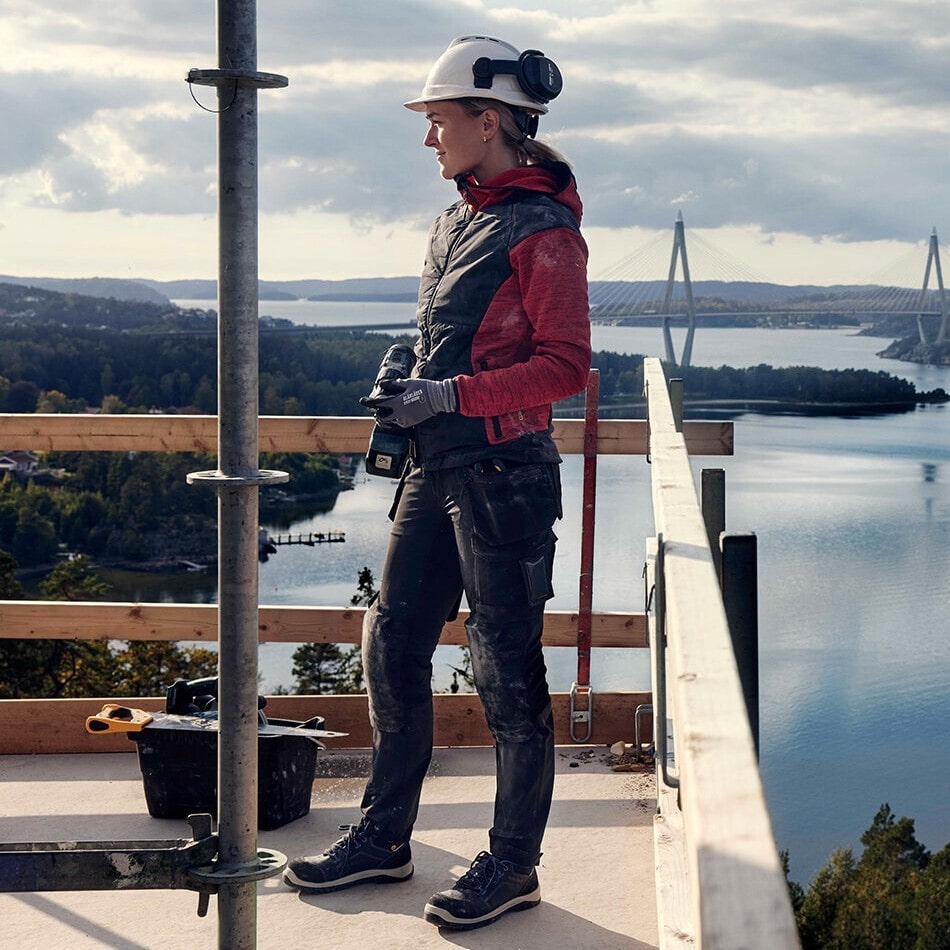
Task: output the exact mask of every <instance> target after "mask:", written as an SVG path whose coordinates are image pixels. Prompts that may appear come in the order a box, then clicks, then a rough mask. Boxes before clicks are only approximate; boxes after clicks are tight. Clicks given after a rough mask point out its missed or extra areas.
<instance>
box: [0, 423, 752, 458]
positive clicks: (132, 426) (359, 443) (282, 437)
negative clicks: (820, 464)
mask: <svg viewBox="0 0 950 950" xmlns="http://www.w3.org/2000/svg"><path fill="white" fill-rule="evenodd" d="M217 424H218V420H217V416H188V415H181V416H172V415H121V416H112V415H94V416H87V415H69V414H57V413H47V414H44V413H35V414H33V415H25V414H11V413H0V445H2V446H3V447H4V448H5V449H7V450H10V449H24V450H26V449H32V450H33V451H37V452H49V451H54V450H55V451H63V452H214V451H216V449H217V443H218V433H217ZM372 426H373V420H372V419H371V418H369V417H365V418H363V417H350V416H321V417H306V416H261V418H260V424H259V448H260V451H261V452H329V453H342V454H351V455H362V454H363V453H364V452H365V451H366V446H367V444H368V442H369V437H370V432H371V430H372ZM683 433H684V436H685V438H686V441H687V446H688V448H689V451H690V452H691V453H692V454H693V455H731V454H732V444H733V442H732V440H733V428H732V423H731V422H687V423H686V424H685V425H684V427H683ZM554 440H555V442H556V443H557V446H558V449H559V450H560V451H561V453H562V454H564V455H580V454H582V453H583V451H584V420H583V419H555V420H554ZM646 450H647V424H646V422H644V421H641V420H633V419H603V420H601V421H600V423H599V425H598V439H597V452H598V453H599V454H600V455H645V454H646Z"/></svg>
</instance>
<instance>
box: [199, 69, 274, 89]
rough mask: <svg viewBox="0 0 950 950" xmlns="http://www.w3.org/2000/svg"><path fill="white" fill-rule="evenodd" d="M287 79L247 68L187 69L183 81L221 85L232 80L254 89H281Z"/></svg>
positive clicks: (203, 84) (239, 84)
mask: <svg viewBox="0 0 950 950" xmlns="http://www.w3.org/2000/svg"><path fill="white" fill-rule="evenodd" d="M288 81H289V80H288V79H287V77H286V76H281V75H280V74H278V73H260V72H257V71H256V70H249V69H189V70H188V75H187V76H186V77H185V82H190V83H194V84H195V85H196V86H223V85H225V84H227V83H230V82H233V83H235V84H237V85H238V86H253V87H254V88H255V89H283V88H284V87H285V86H286V85H287V83H288Z"/></svg>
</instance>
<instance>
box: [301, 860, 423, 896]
mask: <svg viewBox="0 0 950 950" xmlns="http://www.w3.org/2000/svg"><path fill="white" fill-rule="evenodd" d="M413 871H414V868H413V866H412V865H411V864H404V865H403V866H402V867H400V868H389V869H387V870H384V871H381V870H379V869H378V868H374V869H372V870H370V871H360V872H359V873H357V874H349V875H347V876H346V877H343V878H339V879H337V880H335V881H328V882H327V883H326V884H318V883H316V882H314V881H307V880H305V879H304V878H302V877H297V875H296V874H294V872H293V871H292V870H291V869H290V868H287V870H286V871H284V874H283V880H284V883H285V884H288V885H289V886H290V887H294V888H296V889H297V890H298V891H307V892H309V893H311V894H329V893H330V892H331V891H342V890H343V889H344V888H347V887H355V886H356V885H357V884H399V883H400V882H401V881H408V880H409V878H411V877H412V874H413Z"/></svg>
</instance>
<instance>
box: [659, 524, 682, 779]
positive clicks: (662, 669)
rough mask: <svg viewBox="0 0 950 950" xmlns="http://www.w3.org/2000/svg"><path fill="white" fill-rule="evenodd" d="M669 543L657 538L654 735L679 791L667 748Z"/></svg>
mask: <svg viewBox="0 0 950 950" xmlns="http://www.w3.org/2000/svg"><path fill="white" fill-rule="evenodd" d="M665 560H666V542H665V541H664V540H663V535H662V534H658V535H657V536H656V566H655V567H654V575H655V576H654V582H653V583H654V588H655V589H654V596H655V599H656V600H655V602H656V643H655V649H656V682H655V683H654V696H653V702H654V706H655V714H654V717H653V733H654V737H655V743H654V745H655V748H656V759H657V761H658V762H659V763H660V774H661V776H662V778H663V781H664V783H665V784H666V785H667V786H668V787H669V788H679V787H680V780H679V777H678V776H675V775H671V774H670V772H669V762H668V757H669V755H668V750H667V745H666V575H665V570H666V564H665Z"/></svg>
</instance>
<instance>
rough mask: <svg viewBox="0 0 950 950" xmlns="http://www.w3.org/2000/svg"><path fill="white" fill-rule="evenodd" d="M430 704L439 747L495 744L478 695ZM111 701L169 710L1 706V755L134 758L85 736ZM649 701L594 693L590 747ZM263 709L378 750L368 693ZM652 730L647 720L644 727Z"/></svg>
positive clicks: (110, 740)
mask: <svg viewBox="0 0 950 950" xmlns="http://www.w3.org/2000/svg"><path fill="white" fill-rule="evenodd" d="M432 700H433V706H434V715H433V719H434V726H435V745H437V746H490V745H494V739H492V736H491V733H490V732H489V731H488V726H487V724H486V723H485V714H484V712H483V711H482V704H481V701H480V700H479V698H478V696H477V695H475V694H474V693H454V694H452V693H436V694H435V696H433V698H432ZM107 702H118V703H121V704H122V705H127V706H133V707H135V708H138V709H145V710H150V711H154V710H163V709H164V708H165V700H164V698H161V699H160V698H158V697H148V698H142V697H134V698H128V699H123V698H122V697H104V698H98V699H96V698H92V699H89V698H83V699H5V700H3V701H2V702H0V749H2V750H3V753H4V754H7V755H33V754H36V753H53V754H72V753H87V752H92V753H94V752H134V751H135V746H134V745H133V743H132V742H130V741H129V740H128V738H127V737H126V734H125V733H98V734H96V735H90V734H89V733H88V732H86V730H85V728H84V723H85V721H86V717H87V716H91V715H94V714H95V713H97V712H99V710H100V709H101V708H102V706H103V704H104V703H107ZM649 702H650V694H649V693H632V692H614V693H595V695H594V703H595V710H596V715H595V717H594V731H593V735H592V736H591V740H590V741H591V742H592V743H594V744H596V745H610V744H611V743H613V742H616V741H617V740H618V739H621V738H622V739H627V740H629V739H630V738H631V735H632V729H633V725H632V723H633V720H634V713H635V712H636V708H637V706H639V705H640V704H641V703H649ZM551 704H552V707H553V710H554V722H555V741H556V742H557V743H558V744H559V745H571V744H572V743H571V738H570V735H569V718H570V717H569V714H568V704H569V696H568V694H567V693H554V694H552V696H551ZM265 711H266V713H267V715H268V716H270V717H272V718H274V719H295V720H299V721H301V722H303V721H306V720H307V719H309V718H310V717H311V716H317V715H320V716H323V717H324V718H325V719H326V721H327V728H328V729H332V730H334V731H336V732H345V733H347V736H346V738H344V739H326V740H324V741H325V742H326V744H327V746H329V747H331V748H332V747H335V748H341V749H358V748H370V747H371V746H372V744H373V735H372V730H371V729H370V725H369V712H368V710H367V707H366V696H365V695H353V696H328V695H321V696H268V697H267V708H266V710H265ZM650 728H651V727H650V720H649V717H647V719H646V721H645V723H644V729H646V730H649V729H650Z"/></svg>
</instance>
